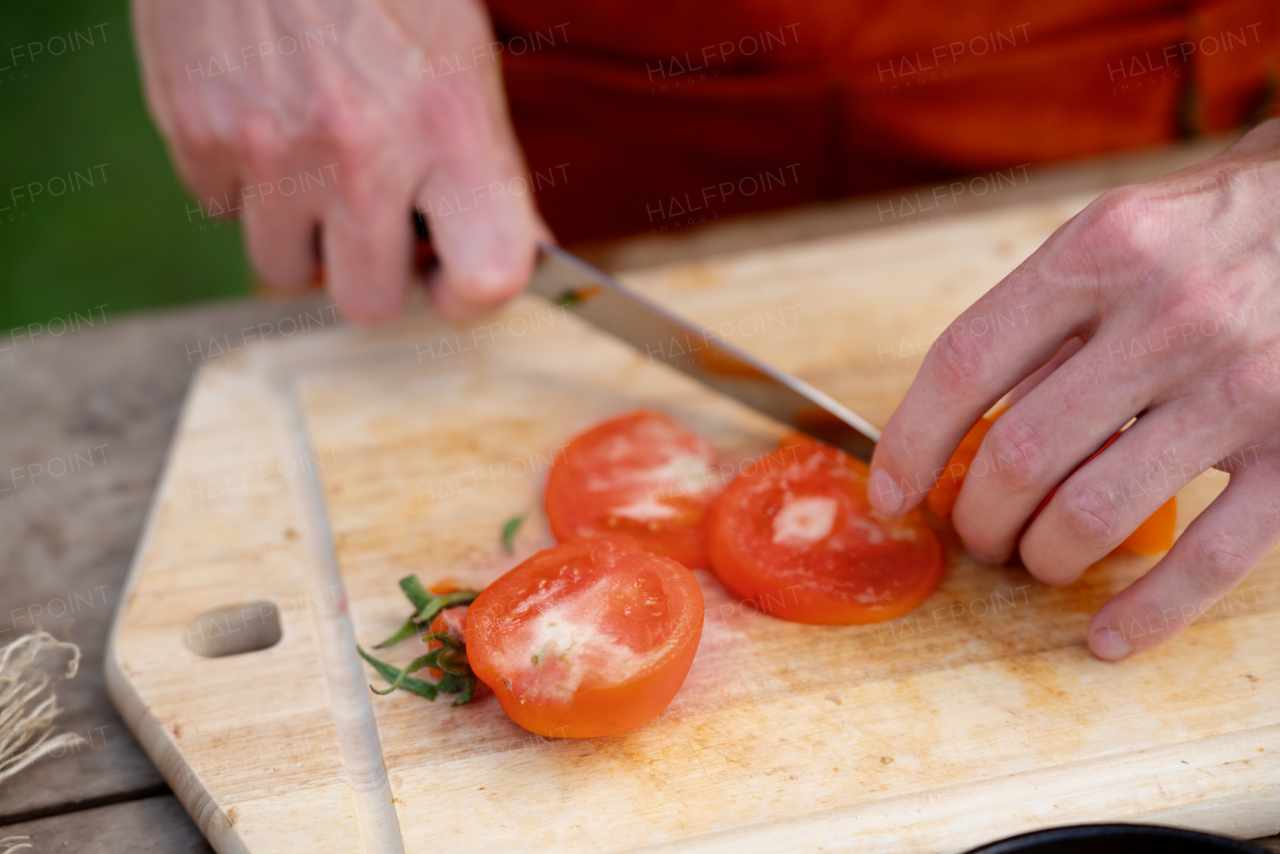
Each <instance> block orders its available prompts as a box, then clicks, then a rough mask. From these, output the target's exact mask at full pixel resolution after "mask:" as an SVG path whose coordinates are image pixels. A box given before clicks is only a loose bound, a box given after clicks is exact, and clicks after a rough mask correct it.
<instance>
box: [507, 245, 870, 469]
mask: <svg viewBox="0 0 1280 854" xmlns="http://www.w3.org/2000/svg"><path fill="white" fill-rule="evenodd" d="M538 255H539V263H538V265H537V268H536V269H535V271H534V274H533V279H532V281H531V282H530V285H529V290H530V291H531V292H533V293H535V294H537V295H539V296H541V297H545V298H546V299H549V300H551V301H552V302H554V303H555V304H557V305H561V306H565V307H566V308H568V309H570V310H572V311H573V313H574V314H576V315H578V316H579V317H581V318H582V319H583V320H585V321H587V322H588V323H590V324H592V325H593V326H595V327H597V328H599V329H602V330H604V331H605V332H607V333H609V334H610V335H612V336H614V337H615V338H618V339H619V340H622V341H625V342H626V343H628V344H630V345H631V346H632V347H634V348H636V349H637V350H639V351H640V352H641V353H643V354H645V355H646V356H648V357H649V358H650V359H651V360H653V361H655V362H658V363H661V364H664V365H666V366H667V367H670V368H674V369H675V370H677V371H680V372H681V373H683V374H685V375H687V376H690V377H693V378H694V379H696V380H698V381H699V382H702V383H704V384H705V385H707V386H710V387H711V388H713V389H715V390H716V391H718V392H720V393H721V394H726V395H728V396H729V397H732V398H733V399H734V400H737V401H740V402H741V403H744V404H746V405H747V406H749V407H751V408H752V409H754V410H756V411H757V412H761V413H763V414H765V415H767V416H769V417H770V418H773V419H774V420H776V421H780V422H781V423H783V424H786V425H787V426H789V427H794V428H795V429H797V430H800V431H802V432H804V433H807V434H809V435H810V436H813V437H814V438H816V439H821V440H822V441H824V442H827V443H829V444H832V445H835V446H836V447H838V448H841V449H842V450H844V451H846V452H847V453H849V454H852V455H853V456H855V457H857V458H858V459H860V460H862V461H864V462H870V461H871V452H872V451H873V450H875V445H876V442H877V441H878V440H879V439H880V431H879V430H877V429H876V428H875V427H873V426H872V425H871V424H870V423H869V422H867V421H866V420H865V419H863V418H862V417H860V416H858V415H856V414H855V413H854V412H852V411H850V410H849V409H847V408H846V407H844V406H841V405H840V404H839V403H838V402H836V401H835V400H833V399H832V398H831V397H830V396H829V395H827V394H824V393H823V392H821V391H819V390H818V389H816V388H814V387H813V386H811V385H809V384H808V383H807V382H805V381H804V380H802V379H799V378H798V377H794V376H792V375H791V374H788V373H787V372H785V371H781V370H779V369H778V368H775V367H774V366H772V365H770V364H768V363H767V362H765V361H764V360H762V359H759V358H757V357H755V356H753V355H751V354H750V353H748V352H746V351H745V350H742V349H741V348H739V347H736V346H734V345H732V344H730V343H728V342H727V341H725V340H724V339H723V338H720V337H718V336H716V335H715V333H714V330H711V329H704V328H701V327H699V326H697V325H696V324H694V323H691V322H690V321H688V320H685V319H684V318H682V317H680V316H679V315H677V314H676V313H675V312H672V311H670V310H669V309H667V308H665V307H663V306H662V305H660V304H659V303H657V302H656V301H654V300H652V299H650V298H649V297H647V296H645V295H644V294H643V293H641V292H639V291H637V290H636V289H635V288H632V287H628V286H627V285H625V284H623V283H622V282H620V281H618V280H617V279H615V278H614V277H613V276H610V275H609V274H608V273H605V272H603V271H601V270H598V269H596V268H595V267H593V266H591V265H590V264H588V263H587V262H586V261H583V260H582V259H581V258H578V257H577V256H575V255H573V254H571V253H569V252H566V251H565V250H563V249H561V248H560V247H558V246H555V245H553V244H550V243H546V242H540V243H539V244H538Z"/></svg>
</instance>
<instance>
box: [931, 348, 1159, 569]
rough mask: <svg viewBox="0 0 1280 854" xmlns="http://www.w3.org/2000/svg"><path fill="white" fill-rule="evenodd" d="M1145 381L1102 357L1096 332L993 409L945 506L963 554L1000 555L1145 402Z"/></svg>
mask: <svg viewBox="0 0 1280 854" xmlns="http://www.w3.org/2000/svg"><path fill="white" fill-rule="evenodd" d="M1063 349H1064V350H1065V349H1066V348H1065V347H1064V348H1063ZM1150 386H1151V382H1150V377H1149V376H1147V375H1145V374H1142V373H1140V372H1134V371H1130V370H1127V369H1126V368H1124V367H1121V366H1117V365H1116V364H1115V362H1114V361H1113V360H1111V359H1110V358H1108V356H1107V350H1106V346H1105V344H1104V343H1103V339H1102V338H1097V339H1094V341H1093V342H1091V343H1089V344H1087V345H1085V346H1084V348H1083V349H1081V350H1080V351H1079V352H1078V353H1076V355H1075V356H1073V357H1071V358H1070V359H1068V360H1067V361H1066V362H1065V363H1064V364H1062V365H1060V366H1059V367H1058V369H1057V370H1056V371H1054V372H1053V373H1052V374H1050V375H1049V377H1048V378H1047V379H1045V380H1044V381H1043V382H1041V383H1040V384H1039V385H1038V386H1037V387H1036V388H1035V389H1033V390H1032V391H1031V392H1030V393H1029V394H1027V396H1026V397H1024V398H1023V399H1022V400H1021V401H1019V402H1018V403H1017V404H1015V405H1014V406H1013V407H1012V408H1011V409H1009V411H1007V412H1005V413H1004V414H1003V415H1002V416H1000V419H999V420H998V421H996V423H995V424H994V425H992V427H991V429H990V430H989V431H988V432H987V435H986V436H985V437H984V438H983V440H982V445H981V446H980V447H979V448H978V453H977V454H976V455H975V456H974V459H973V462H972V463H971V464H970V466H969V473H968V476H967V477H966V478H965V481H964V486H963V487H962V488H961V490H960V495H959V497H958V498H957V499H956V504H955V510H954V512H953V514H952V522H953V523H954V525H955V527H956V533H958V534H959V535H960V539H961V540H962V541H963V542H964V544H965V547H966V548H967V549H968V550H969V552H970V554H972V555H973V556H974V557H976V558H977V559H979V560H981V561H983V562H986V563H992V564H1001V563H1004V562H1005V561H1007V560H1008V559H1009V558H1010V557H1011V556H1012V555H1013V551H1014V548H1015V546H1016V545H1017V542H1018V536H1019V534H1020V533H1021V532H1022V529H1023V526H1024V525H1025V524H1026V521H1027V519H1029V518H1031V515H1032V514H1033V513H1034V512H1035V510H1036V508H1037V507H1039V506H1040V504H1041V502H1043V501H1044V498H1045V496H1047V495H1048V494H1049V493H1050V491H1051V490H1053V488H1054V487H1056V486H1057V485H1058V484H1059V483H1062V481H1063V480H1065V479H1066V478H1067V477H1068V476H1069V475H1071V472H1072V471H1073V470H1074V469H1075V468H1076V467H1077V466H1078V465H1080V464H1081V463H1083V462H1084V461H1085V460H1087V459H1088V458H1089V456H1090V455H1091V454H1093V453H1094V452H1095V451H1097V450H1098V448H1100V447H1102V445H1103V444H1104V443H1105V442H1106V441H1107V439H1108V438H1110V437H1111V436H1113V435H1114V434H1115V432H1116V431H1117V430H1119V429H1120V428H1121V427H1123V426H1124V425H1125V424H1126V423H1127V422H1128V421H1129V420H1130V419H1131V418H1132V417H1133V416H1134V415H1136V414H1137V413H1139V412H1141V411H1142V410H1143V409H1145V408H1146V406H1147V404H1148V403H1149V402H1150V399H1151V394H1152V392H1151V391H1150V390H1149V388H1150ZM1099 388H1105V389H1107V393H1106V394H1101V395H1100V394H1098V393H1097V390H1098V389H1099ZM1082 400H1087V401H1089V405H1087V406H1082V405H1081V401H1082ZM1054 500H1055V501H1057V500H1058V497H1057V496H1055V497H1054ZM1058 506H1061V505H1060V504H1059V505H1058ZM1144 518H1145V517H1144ZM1037 521H1038V520H1037ZM1139 521H1141V520H1139ZM1135 527H1136V523H1135ZM1074 554H1075V553H1072V555H1070V556H1072V557H1074Z"/></svg>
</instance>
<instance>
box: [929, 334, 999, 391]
mask: <svg viewBox="0 0 1280 854" xmlns="http://www.w3.org/2000/svg"><path fill="white" fill-rule="evenodd" d="M986 356H987V354H986V347H985V346H984V345H983V343H982V341H981V339H980V338H979V337H978V336H977V335H974V334H973V333H972V332H969V331H967V329H959V330H956V329H954V328H953V329H950V330H948V331H947V332H946V333H945V334H944V335H943V336H942V338H940V339H939V340H938V342H937V343H936V344H934V345H933V348H932V349H931V350H930V351H929V357H930V361H931V362H932V368H933V371H934V374H935V375H936V376H937V378H938V381H939V383H940V384H941V385H942V387H943V388H944V389H946V390H947V391H950V392H954V393H956V394H960V395H963V394H966V393H968V392H971V391H974V390H976V389H978V388H979V387H980V386H981V384H982V379H983V377H984V375H985V373H986V361H987V358H986Z"/></svg>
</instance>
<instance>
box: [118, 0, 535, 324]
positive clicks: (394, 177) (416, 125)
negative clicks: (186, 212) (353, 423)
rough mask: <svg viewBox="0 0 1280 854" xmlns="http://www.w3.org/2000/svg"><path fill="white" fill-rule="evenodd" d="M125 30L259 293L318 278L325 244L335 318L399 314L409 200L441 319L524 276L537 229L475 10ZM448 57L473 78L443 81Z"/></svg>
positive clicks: (261, 10) (397, 10)
mask: <svg viewBox="0 0 1280 854" xmlns="http://www.w3.org/2000/svg"><path fill="white" fill-rule="evenodd" d="M133 26H134V31H135V37H136V41H137V44H138V52H139V56H140V60H141V65H142V76H143V80H144V86H145V90H146V95H147V101H148V104H149V106H150V110H151V113H152V115H153V117H154V118H155V121H156V123H157V125H159V127H160V129H161V131H162V133H163V135H164V136H165V138H166V139H167V141H168V143H169V148H170V151H171V153H172V156H173V159H174V162H175V163H176V165H177V169H178V171H179V173H180V174H181V176H182V179H183V180H184V181H185V182H186V183H187V185H188V186H189V187H190V188H191V189H192V191H193V192H194V193H195V194H196V195H197V196H198V197H199V199H200V201H201V214H202V215H207V213H208V212H209V211H212V212H214V213H217V212H218V211H224V212H230V213H238V214H239V216H240V219H241V220H242V222H243V225H244V232H245V242H246V247H247V251H248V255H249V257H250V259H251V261H252V263H253V265H254V267H255V268H256V269H257V270H258V272H259V273H260V275H261V276H262V277H263V278H264V279H265V280H266V281H267V282H268V283H270V284H272V285H275V286H278V287H281V288H286V289H293V288H298V287H301V286H304V285H305V284H306V283H307V282H309V281H311V280H313V279H314V276H315V269H316V263H317V257H316V254H317V253H316V249H317V232H318V234H319V242H318V246H319V249H320V254H321V255H322V256H323V268H324V277H325V280H326V284H327V286H328V288H329V291H330V293H331V294H332V296H333V299H334V301H335V303H337V305H338V306H339V308H340V309H341V310H342V311H343V313H344V314H346V315H347V316H348V317H350V318H352V319H354V320H357V321H366V322H367V321H376V320H381V319H384V318H387V317H389V316H391V315H393V314H395V313H396V312H397V311H399V310H400V308H401V307H402V306H403V305H404V303H405V300H406V299H407V297H408V294H409V286H410V282H411V280H412V275H413V269H412V268H413V258H414V246H413V230H412V225H411V219H410V215H411V212H412V210H413V208H414V206H415V205H416V207H417V208H418V209H420V210H421V211H423V213H424V215H425V216H426V218H427V221H428V224H429V226H430V227H431V231H432V240H433V243H434V247H435V252H436V255H437V258H438V259H439V262H440V265H439V268H438V269H436V270H435V271H434V272H433V273H432V274H431V279H430V280H429V281H428V289H429V293H430V294H431V298H432V301H433V302H434V304H435V306H436V308H437V309H438V310H439V311H440V312H441V313H442V314H443V315H445V316H446V317H449V318H454V319H458V318H462V317H466V316H469V315H471V314H474V313H477V312H479V311H481V310H483V309H484V308H486V307H489V306H491V305H494V304H496V303H498V302H501V301H503V300H505V299H507V298H508V297H510V296H512V295H513V294H515V293H516V292H518V291H519V290H520V289H521V288H522V287H523V286H524V284H525V283H526V282H527V281H528V278H529V274H530V271H531V268H532V264H533V257H534V245H535V241H536V240H537V239H539V238H540V237H545V236H547V232H546V229H545V226H544V225H543V224H542V222H541V219H540V218H539V216H538V214H537V212H536V210H535V208H534V205H533V203H532V201H531V198H530V193H529V192H528V190H527V188H526V189H525V190H524V191H520V188H521V187H522V186H525V184H524V183H523V182H522V181H520V180H519V179H520V176H523V175H526V174H527V173H526V170H525V167H524V162H523V158H522V157H521V154H520V150H519V146H518V145H517V143H516V140H515V136H514V134H513V132H512V130H511V125H510V121H509V118H508V115H507V110H506V102H505V99H504V96H503V91H502V79H501V76H500V74H499V66H498V64H497V62H496V56H497V48H495V47H494V46H495V45H496V44H497V43H496V41H495V39H494V36H493V30H492V27H491V25H490V23H489V20H488V17H487V13H486V12H485V9H484V7H483V5H482V4H481V3H480V2H479V0H134V1H133ZM441 60H444V61H446V62H450V63H452V65H451V66H450V67H451V68H453V67H458V66H461V65H464V64H466V65H468V66H469V67H472V68H475V69H478V70H477V71H473V72H472V73H470V74H452V75H450V76H449V77H448V78H447V79H448V81H449V82H447V83H445V82H442V80H443V79H444V78H441V77H439V76H438V75H436V74H435V73H434V69H435V68H437V67H440V63H441ZM513 179H515V180H513ZM206 208H207V209H208V210H206ZM461 209H467V210H468V213H467V214H466V215H459V213H458V212H459V211H460V210H461ZM450 217H452V219H450Z"/></svg>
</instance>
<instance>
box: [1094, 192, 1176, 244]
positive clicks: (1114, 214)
mask: <svg viewBox="0 0 1280 854" xmlns="http://www.w3.org/2000/svg"><path fill="white" fill-rule="evenodd" d="M1166 206H1167V200H1166V199H1164V198H1163V197H1161V196H1160V195H1159V194H1158V193H1157V192H1155V191H1153V190H1152V189H1150V188H1148V187H1145V186H1143V185H1130V186H1126V187H1118V188H1116V189H1114V190H1111V191H1110V192H1107V193H1104V194H1103V195H1102V196H1101V197H1100V198H1099V199H1098V201H1097V202H1096V208H1095V210H1094V213H1093V215H1092V216H1091V217H1090V219H1089V223H1088V225H1089V231H1090V235H1089V238H1090V240H1091V241H1093V242H1094V243H1095V244H1096V245H1097V246H1099V247H1100V248H1101V249H1102V250H1103V251H1105V252H1106V254H1107V255H1108V256H1120V257H1125V258H1135V259H1154V258H1158V257H1160V256H1161V255H1162V254H1163V249H1164V246H1165V243H1166V241H1167V239H1168V235H1169V224H1168V217H1167V216H1166V215H1165V212H1164V208H1165V207H1166Z"/></svg>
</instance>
